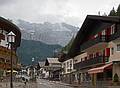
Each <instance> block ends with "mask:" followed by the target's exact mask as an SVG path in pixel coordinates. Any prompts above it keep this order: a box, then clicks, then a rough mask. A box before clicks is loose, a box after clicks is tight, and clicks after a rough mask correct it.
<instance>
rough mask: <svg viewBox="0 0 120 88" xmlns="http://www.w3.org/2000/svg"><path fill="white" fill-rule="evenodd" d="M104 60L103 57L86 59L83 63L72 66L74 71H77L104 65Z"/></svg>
mask: <svg viewBox="0 0 120 88" xmlns="http://www.w3.org/2000/svg"><path fill="white" fill-rule="evenodd" d="M106 58H107V57H105V56H98V57H94V58H91V59H87V60H85V61H81V62H79V63H76V64H74V68H75V69H78V68H79V69H82V68H86V67H90V66H93V65H98V64H104V63H105V59H106Z"/></svg>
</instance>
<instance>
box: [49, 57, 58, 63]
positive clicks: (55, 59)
mask: <svg viewBox="0 0 120 88" xmlns="http://www.w3.org/2000/svg"><path fill="white" fill-rule="evenodd" d="M47 60H48V63H60V62H59V61H58V58H47Z"/></svg>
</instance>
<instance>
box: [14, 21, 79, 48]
mask: <svg viewBox="0 0 120 88" xmlns="http://www.w3.org/2000/svg"><path fill="white" fill-rule="evenodd" d="M16 24H17V25H18V27H20V29H21V32H22V39H27V40H35V41H42V42H44V43H47V44H59V45H62V46H65V45H66V44H67V43H68V42H69V41H70V40H71V38H72V37H73V36H74V35H76V33H77V32H78V29H79V28H78V27H75V26H72V25H69V24H66V23H55V24H52V23H49V22H44V23H43V24H42V23H30V22H27V21H23V20H17V21H16Z"/></svg>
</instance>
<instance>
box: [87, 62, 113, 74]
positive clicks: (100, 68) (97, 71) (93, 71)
mask: <svg viewBox="0 0 120 88" xmlns="http://www.w3.org/2000/svg"><path fill="white" fill-rule="evenodd" d="M110 66H112V63H109V64H106V65H103V66H101V67H97V68H92V69H89V70H88V73H89V74H93V73H102V72H104V69H105V68H108V67H110Z"/></svg>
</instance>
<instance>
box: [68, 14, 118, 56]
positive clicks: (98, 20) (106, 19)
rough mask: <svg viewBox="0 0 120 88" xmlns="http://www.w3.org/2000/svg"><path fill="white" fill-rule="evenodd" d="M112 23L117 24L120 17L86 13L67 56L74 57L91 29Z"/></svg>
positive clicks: (101, 27)
mask: <svg viewBox="0 0 120 88" xmlns="http://www.w3.org/2000/svg"><path fill="white" fill-rule="evenodd" d="M113 23H117V24H119V23H120V17H118V16H96V15H88V16H87V17H86V19H85V21H84V22H83V25H82V26H81V28H80V30H79V31H78V33H77V35H76V37H75V39H74V41H73V44H72V46H71V48H70V50H69V52H68V57H74V56H76V55H78V53H80V45H81V44H82V42H83V41H84V39H85V38H86V37H87V36H88V35H89V34H90V33H91V32H92V31H93V30H92V29H94V30H96V29H97V30H99V29H104V28H106V27H108V26H109V25H111V24H113ZM98 28H99V29H98Z"/></svg>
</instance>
